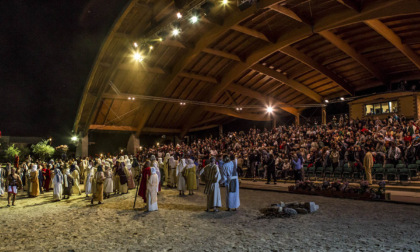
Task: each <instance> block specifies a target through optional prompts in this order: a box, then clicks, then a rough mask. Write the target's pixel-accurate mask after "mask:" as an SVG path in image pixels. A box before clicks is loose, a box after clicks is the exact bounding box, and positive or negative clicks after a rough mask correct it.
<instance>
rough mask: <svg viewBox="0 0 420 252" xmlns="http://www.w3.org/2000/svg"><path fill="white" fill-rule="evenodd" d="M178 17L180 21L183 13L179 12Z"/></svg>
mask: <svg viewBox="0 0 420 252" xmlns="http://www.w3.org/2000/svg"><path fill="white" fill-rule="evenodd" d="M176 17H177V18H178V19H181V18H182V14H181V12H179V11H178V12H177V13H176Z"/></svg>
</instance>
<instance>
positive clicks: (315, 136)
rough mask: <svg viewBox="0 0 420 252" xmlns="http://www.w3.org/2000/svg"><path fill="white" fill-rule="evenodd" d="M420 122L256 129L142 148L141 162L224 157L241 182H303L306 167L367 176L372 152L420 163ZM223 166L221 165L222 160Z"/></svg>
mask: <svg viewBox="0 0 420 252" xmlns="http://www.w3.org/2000/svg"><path fill="white" fill-rule="evenodd" d="M419 127H420V120H419V121H413V120H409V119H407V118H405V117H404V116H403V115H397V114H393V115H390V116H388V118H386V119H382V120H380V119H379V118H378V117H368V118H366V119H363V120H360V119H348V118H347V116H345V117H343V116H341V117H340V118H339V119H337V118H335V117H334V118H333V120H332V121H331V122H329V123H328V124H326V125H316V124H313V125H309V124H307V125H300V126H279V127H277V128H273V129H271V130H267V129H264V130H260V129H256V128H252V129H250V130H249V132H243V131H241V132H229V133H227V134H225V135H223V136H219V137H208V138H205V139H197V140H196V141H194V142H192V143H190V144H189V145H187V144H185V143H182V144H178V145H176V146H174V145H162V146H153V147H150V148H143V149H142V150H141V151H140V152H139V153H138V155H139V159H140V160H145V159H146V158H147V157H149V156H150V155H152V154H153V155H157V156H158V157H164V155H165V154H166V153H170V154H171V155H173V156H174V157H175V159H177V160H179V159H180V158H183V157H185V158H187V157H188V158H193V159H195V160H196V162H197V163H200V165H201V166H203V165H204V164H205V162H206V160H208V159H209V157H211V156H216V157H218V159H219V160H221V157H222V156H223V155H226V154H227V155H230V156H231V158H235V159H236V164H237V169H238V172H239V174H240V175H241V176H242V177H251V178H257V177H261V178H267V179H268V181H267V182H270V180H271V179H272V178H274V181H275V179H276V178H285V177H288V176H290V175H294V178H295V179H296V180H302V179H303V177H304V175H305V174H304V169H303V167H304V166H305V168H306V167H308V168H310V167H317V168H318V167H322V168H324V169H325V168H326V167H332V172H334V171H335V170H336V169H337V168H339V167H340V168H342V167H343V166H347V167H349V168H350V169H351V171H352V172H356V171H360V172H361V173H364V165H363V160H364V157H365V155H366V153H367V152H371V154H372V156H373V161H374V164H380V165H381V166H384V165H385V164H393V165H394V166H395V165H397V164H412V163H415V162H416V160H418V159H420V134H419ZM220 162H221V161H220Z"/></svg>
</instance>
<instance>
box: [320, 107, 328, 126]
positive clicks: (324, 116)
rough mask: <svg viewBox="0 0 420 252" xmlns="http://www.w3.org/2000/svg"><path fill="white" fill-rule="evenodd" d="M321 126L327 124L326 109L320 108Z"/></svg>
mask: <svg viewBox="0 0 420 252" xmlns="http://www.w3.org/2000/svg"><path fill="white" fill-rule="evenodd" d="M321 116H322V125H326V124H327V110H326V107H322V115H321Z"/></svg>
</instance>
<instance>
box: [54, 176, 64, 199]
mask: <svg viewBox="0 0 420 252" xmlns="http://www.w3.org/2000/svg"><path fill="white" fill-rule="evenodd" d="M52 181H53V184H54V191H53V200H56V201H57V200H61V199H62V198H63V186H62V184H63V174H62V173H61V171H60V169H58V168H55V169H54V178H53V179H52Z"/></svg>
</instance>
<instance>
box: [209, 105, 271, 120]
mask: <svg viewBox="0 0 420 252" xmlns="http://www.w3.org/2000/svg"><path fill="white" fill-rule="evenodd" d="M204 110H206V111H209V112H213V113H217V114H222V115H228V116H231V117H236V118H241V119H245V120H250V121H264V122H266V121H271V119H270V116H269V115H268V114H266V113H259V114H254V113H246V112H241V113H238V112H236V111H234V110H232V109H228V108H214V107H204Z"/></svg>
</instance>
